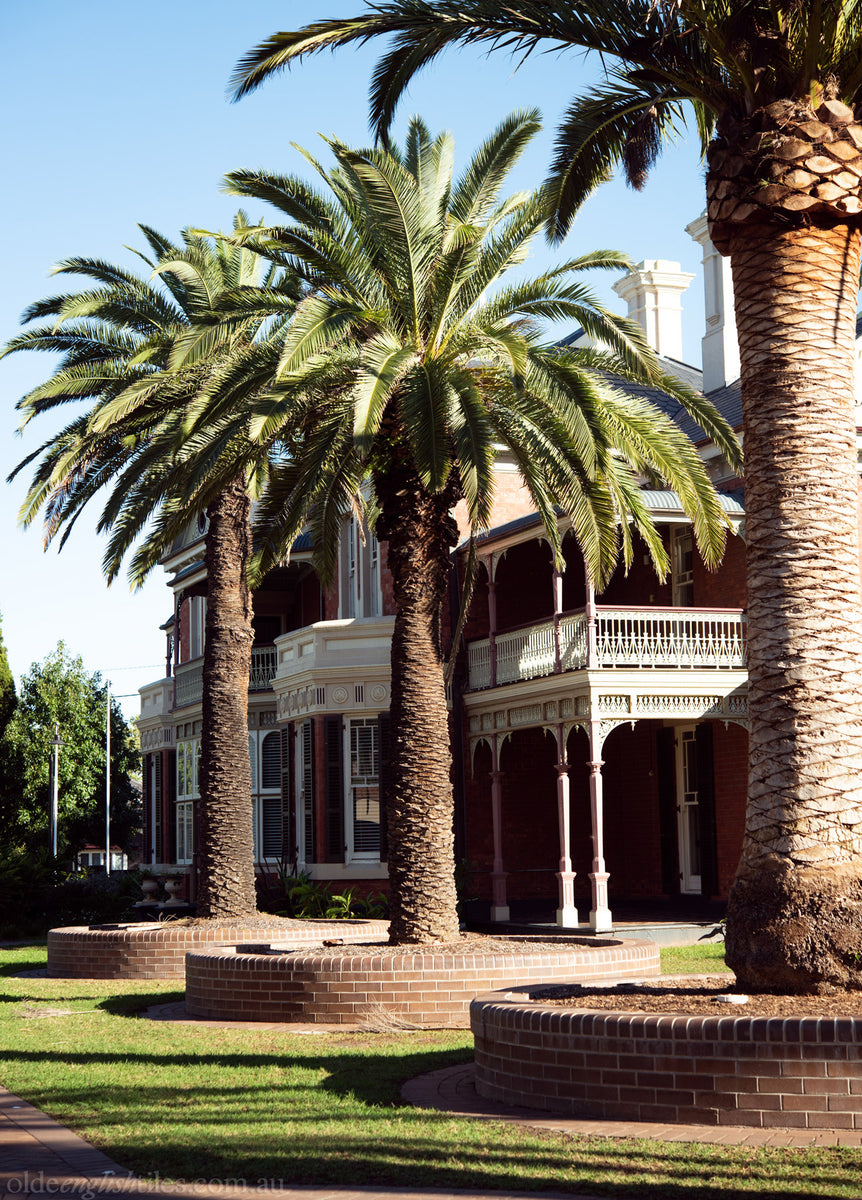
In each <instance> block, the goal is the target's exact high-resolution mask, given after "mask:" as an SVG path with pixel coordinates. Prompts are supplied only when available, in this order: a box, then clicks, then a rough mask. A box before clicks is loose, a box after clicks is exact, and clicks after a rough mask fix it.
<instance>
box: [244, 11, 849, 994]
mask: <svg viewBox="0 0 862 1200" xmlns="http://www.w3.org/2000/svg"><path fill="white" fill-rule="evenodd" d="M386 34H388V35H392V36H393V37H394V42H393V44H392V46H391V48H390V49H389V51H388V52H387V53H386V54H385V55H384V57H383V58H382V59H381V61H380V63H379V64H378V67H377V69H376V72H375V75H374V82H373V87H372V114H373V119H374V121H375V123H376V128H377V131H378V134H380V135H381V136H384V137H385V134H386V131H387V129H388V127H389V124H390V122H391V119H392V116H393V113H394V111H395V108H396V105H397V103H398V100H399V99H400V97H401V95H402V94H403V92H404V89H405V88H406V87H407V85H408V83H409V81H410V79H411V78H412V77H413V76H414V75H415V74H416V73H417V71H419V70H420V69H421V68H422V67H423V66H425V65H426V64H427V63H429V62H431V61H432V60H433V59H434V58H435V57H436V56H437V55H438V54H439V53H441V52H442V51H443V50H444V49H446V48H447V47H449V46H453V45H460V44H468V43H470V44H472V43H475V44H479V45H485V46H487V47H488V48H489V49H494V48H503V49H506V50H509V51H511V52H516V53H518V54H526V53H530V52H531V51H533V50H534V49H536V48H537V47H539V46H540V45H542V44H544V43H547V44H548V45H549V48H553V47H557V48H563V49H565V48H572V49H575V50H587V51H594V52H596V53H597V54H598V55H600V56H601V62H602V64H603V66H604V68H605V80H604V83H603V84H602V85H601V86H599V87H597V88H596V89H594V90H593V91H592V92H591V93H589V94H588V95H586V96H584V97H582V98H580V99H575V100H574V101H573V103H572V104H571V107H570V109H569V111H568V113H567V114H566V117H565V119H564V121H563V124H562V125H561V127H560V130H559V133H558V138H557V147H556V155H555V160H554V163H553V165H552V170H551V175H550V178H549V182H548V193H549V199H550V206H549V229H550V232H551V234H552V235H553V236H554V237H557V238H559V237H562V236H563V234H564V233H565V232H566V230H567V229H568V227H569V223H570V221H571V218H572V216H573V214H574V212H575V211H576V209H577V207H578V205H579V204H580V203H581V201H582V200H583V199H584V198H585V197H586V196H587V195H588V194H589V192H590V191H591V190H592V189H593V188H594V187H595V186H596V185H597V184H599V183H600V182H602V181H603V180H604V179H606V178H607V177H608V176H609V174H610V173H611V172H612V171H613V169H614V168H615V167H617V166H618V165H622V167H623V169H624V171H625V174H626V176H627V178H628V180H629V181H630V182H631V183H632V184H633V185H634V186H636V187H638V186H641V185H642V183H643V181H644V178H645V176H646V172H647V170H648V168H649V166H650V165H651V163H652V161H653V160H654V159H655V157H656V156H657V154H658V153H659V152H660V150H661V149H662V147H663V144H664V143H665V142H666V141H670V140H673V137H674V135H675V133H676V132H677V130H678V128H679V127H680V126H681V124H682V122H683V118H684V115H685V111H686V106H689V107H690V110H691V112H692V113H693V116H694V120H695V124H696V128H697V131H698V134H699V136H700V140H701V144H702V146H703V149H704V152H705V154H706V158H707V175H706V194H707V205H708V216H709V223H710V235H711V237H712V240H713V242H714V243H715V245H716V246H717V248H718V249H719V250H720V251H721V253H722V254H725V255H729V256H730V262H731V268H732V273H733V282H734V292H735V304H736V317H737V327H738V330H739V339H740V357H741V362H742V398H743V414H744V416H743V431H744V441H745V454H746V480H747V497H746V508H747V513H748V515H747V518H746V527H747V543H748V590H749V613H748V636H749V649H748V654H749V709H750V762H749V803H748V816H747V822H746V835H745V841H744V845H743V851H742V859H741V862H740V866H739V870H738V873H737V877H736V880H735V882H734V885H733V888H732V891H731V896H730V903H729V908H728V914H727V931H728V932H727V959H728V962H729V963H730V964H731V966H732V967H733V968H734V970H735V971H736V973H737V978H738V980H739V982H740V984H741V985H742V986H743V987H744V988H746V989H747V990H749V991H756V990H770V989H779V990H781V989H783V990H789V991H799V992H805V991H814V992H816V991H819V990H822V989H829V988H831V987H833V986H849V987H862V973H860V968H862V921H860V916H862V913H860V907H862V722H860V720H859V715H858V714H859V707H860V704H862V619H860V604H859V551H858V530H857V506H858V483H857V474H856V428H855V417H854V398H853V345H854V334H855V313H856V295H857V287H858V279H859V247H860V219H859V217H860V213H862V189H860V182H859V181H860V178H862V157H860V154H859V151H860V147H862V125H860V124H859V123H858V122H857V120H856V115H855V106H857V105H858V104H859V103H860V101H862V6H860V5H859V4H858V3H857V0H810V2H808V3H800V2H799V0H735V2H733V3H729V2H728V0H566V2H564V3H558V4H554V5H548V4H545V3H541V2H540V0H516V2H515V3H513V4H506V5H498V4H496V3H492V2H491V0H381V2H379V3H374V4H373V5H372V4H369V5H368V6H367V7H366V10H365V11H364V12H363V13H362V14H360V15H359V16H356V17H353V18H349V19H334V20H329V21H320V22H317V23H315V24H313V25H309V26H307V27H305V28H304V29H301V30H299V31H297V32H295V33H282V34H277V35H275V36H274V37H272V38H270V39H269V40H268V41H267V42H265V43H264V44H263V45H261V46H259V47H258V48H257V49H256V50H254V51H252V52H251V53H249V54H248V55H247V56H246V58H245V59H244V60H243V62H242V63H241V64H240V66H239V68H238V72H237V76H236V83H237V95H241V94H243V93H245V92H247V91H250V90H252V89H253V88H255V87H257V86H258V84H259V83H261V82H262V81H263V80H264V79H266V78H268V77H269V75H271V74H272V73H273V72H274V71H277V70H279V69H280V68H282V67H284V66H287V65H289V64H290V63H291V62H293V61H295V60H297V59H299V58H301V57H302V56H303V55H305V54H309V53H312V52H315V51H318V50H321V49H326V48H334V47H336V46H340V45H346V44H347V43H350V42H355V41H359V42H364V41H366V40H369V39H371V38H372V37H376V36H378V35H386Z"/></svg>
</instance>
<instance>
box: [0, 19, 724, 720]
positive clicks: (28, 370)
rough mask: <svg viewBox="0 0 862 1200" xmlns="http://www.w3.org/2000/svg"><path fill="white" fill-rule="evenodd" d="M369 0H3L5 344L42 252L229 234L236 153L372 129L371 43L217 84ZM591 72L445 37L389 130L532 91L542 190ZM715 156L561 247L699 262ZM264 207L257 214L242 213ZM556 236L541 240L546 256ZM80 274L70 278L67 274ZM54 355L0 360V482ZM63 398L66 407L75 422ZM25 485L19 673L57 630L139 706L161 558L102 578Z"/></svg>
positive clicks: (264, 151) (10, 514)
mask: <svg viewBox="0 0 862 1200" xmlns="http://www.w3.org/2000/svg"><path fill="white" fill-rule="evenodd" d="M361 3H362V0H351V2H349V3H346V2H344V0H281V2H280V3H275V2H273V0H255V3H254V4H249V5H236V4H227V3H225V2H224V0H207V2H206V3H204V2H203V0H174V2H173V3H168V2H167V0H148V3H147V4H146V5H128V4H117V2H116V0H111V2H110V3H109V2H107V0H80V2H79V3H77V4H69V3H68V0H40V3H38V4H31V5H23V4H22V5H18V4H12V3H8V4H6V5H5V6H3V7H2V11H0V92H2V100H0V103H2V112H3V116H4V119H3V123H2V127H0V138H2V144H0V151H2V161H3V164H4V171H3V175H4V183H3V187H2V190H0V213H2V218H3V220H2V227H3V229H4V231H5V236H6V246H5V248H4V270H3V276H2V285H0V341H2V342H5V341H6V340H7V339H8V338H9V337H11V336H13V335H14V334H15V333H16V332H17V331H18V328H19V320H20V316H21V313H22V312H23V310H24V309H25V308H26V306H27V305H28V304H30V303H32V302H33V301H34V300H36V299H40V298H42V297H45V296H48V295H52V294H54V293H55V291H59V290H62V285H61V283H60V281H59V280H55V279H52V278H51V277H50V271H51V267H52V265H53V264H54V263H55V262H57V261H58V260H60V259H62V258H64V257H68V256H70V255H85V256H90V257H101V258H105V259H108V260H109V261H113V262H121V263H124V264H125V265H127V266H134V265H135V260H134V258H133V256H132V255H131V254H130V253H129V251H128V250H127V249H125V248H126V247H128V246H141V245H142V239H141V237H140V234H139V232H138V230H137V228H136V224H137V222H142V223H145V224H148V225H152V226H155V228H156V229H159V230H160V231H162V232H164V233H165V234H167V235H169V236H173V235H176V234H177V233H178V231H179V230H180V229H181V228H182V227H183V226H185V225H192V226H198V227H203V228H228V227H229V226H230V222H231V218H232V215H233V213H234V211H235V208H236V201H235V200H234V199H232V198H231V197H229V196H224V195H222V194H221V193H220V190H219V189H220V184H221V180H222V177H223V175H224V174H225V173H226V172H227V171H230V170H235V169H237V168H240V167H265V168H267V169H270V170H277V171H283V172H297V173H301V172H303V171H305V170H306V169H307V168H306V167H305V164H304V162H303V160H302V159H301V158H300V156H299V155H298V153H297V152H296V151H295V150H294V149H293V148H292V146H291V143H292V142H297V143H299V144H300V145H302V146H305V147H307V148H309V149H311V150H312V151H313V152H314V153H315V154H318V155H321V154H325V147H324V146H323V144H322V143H321V142H320V139H319V138H318V136H317V135H318V134H319V133H324V134H334V135H336V136H337V137H339V138H340V139H341V140H343V141H345V142H348V143H350V144H353V145H357V146H361V145H367V144H368V140H369V135H368V122H367V108H368V106H367V89H368V82H369V79H370V76H371V70H372V66H373V63H374V62H375V60H376V58H377V55H378V53H379V50H380V47H379V46H378V47H376V48H375V47H373V46H372V47H370V48H369V47H366V48H363V49H360V50H344V51H339V52H338V53H337V54H336V55H330V54H326V55H323V56H319V57H317V58H315V59H310V60H308V61H307V62H306V63H304V64H303V65H301V66H299V67H297V68H295V69H294V70H292V71H291V72H289V73H285V74H282V75H280V76H278V77H276V78H274V79H273V80H272V81H271V82H269V83H268V84H266V85H265V86H264V87H263V88H261V89H260V90H259V91H258V92H257V93H255V94H254V95H252V96H250V97H248V98H247V99H245V100H242V101H241V102H239V103H238V104H231V103H229V102H228V100H227V98H226V87H227V82H228V79H229V77H230V75H231V72H232V70H233V68H234V66H235V64H236V62H237V60H238V59H239V57H240V56H241V55H242V54H243V53H244V52H245V51H246V50H248V49H249V48H250V47H251V46H253V45H256V44H257V43H258V42H260V41H262V40H263V39H264V38H266V37H267V36H269V35H270V34H272V33H274V32H275V31H277V30H279V29H285V28H298V27H299V26H301V25H303V24H306V23H307V22H309V21H313V20H318V19H320V18H323V17H326V16H340V15H345V14H353V13H356V12H358V11H360V10H361ZM592 77H593V68H592V67H591V66H590V64H587V63H585V62H584V61H583V59H582V58H581V57H580V56H578V55H575V54H572V53H566V54H557V53H553V54H544V55H535V56H534V57H532V58H531V59H529V60H528V61H527V63H526V64H525V65H524V66H522V67H521V68H520V69H519V70H518V71H514V70H513V63H512V61H511V60H510V59H509V58H507V57H506V56H505V55H499V54H498V55H492V56H490V57H486V56H485V55H484V54H481V53H479V52H478V51H475V52H468V51H459V52H457V53H449V54H448V55H447V56H445V57H444V58H443V59H442V60H441V61H440V62H439V64H437V65H435V67H434V68H433V69H432V70H430V71H427V72H426V73H425V74H424V75H423V76H421V77H420V78H419V80H417V81H416V83H415V84H414V85H413V87H412V88H411V91H410V94H409V96H408V97H407V99H406V100H405V102H404V103H403V104H402V107H401V111H400V114H399V120H398V122H397V124H396V136H397V134H398V132H399V131H401V130H403V128H404V123H405V121H406V119H407V117H409V115H410V114H412V113H420V114H421V115H422V116H423V117H424V118H425V120H426V122H427V123H428V125H429V126H430V127H431V128H432V130H435V131H437V130H439V129H443V128H446V129H449V130H451V131H452V133H453V134H454V135H455V138H456V144H457V146H458V149H459V158H461V159H462V160H463V158H465V157H466V156H467V154H468V153H469V152H470V151H471V150H472V149H473V148H474V147H475V146H476V145H477V144H478V143H479V142H480V141H481V140H482V139H483V138H484V137H485V136H486V135H487V134H488V133H489V132H490V130H491V129H492V128H493V127H494V126H495V125H496V124H497V122H498V121H499V120H500V119H501V118H502V117H503V116H504V115H506V114H507V113H509V112H511V111H513V110H514V109H517V108H525V107H531V106H536V107H538V108H539V109H540V110H541V111H542V113H543V116H544V120H545V128H544V130H543V132H542V134H541V136H540V137H539V138H537V139H536V141H535V143H534V145H533V146H532V147H531V148H530V150H529V151H528V153H527V154H526V155H525V157H524V159H523V161H522V163H521V165H520V166H519V168H518V173H517V175H516V176H514V177H513V180H512V188H511V190H515V189H516V188H526V187H530V186H534V185H535V184H537V183H538V182H540V181H541V179H542V178H543V176H544V173H545V170H546V168H547V164H548V162H549V160H550V155H551V147H552V143H553V133H554V127H555V124H556V121H557V119H558V117H559V116H560V114H561V113H562V112H563V111H564V109H565V106H566V103H567V101H568V100H569V98H570V97H571V96H572V95H573V94H574V93H575V92H576V91H577V90H578V89H580V88H585V87H588V86H589V81H590V79H591V78H592ZM703 206H704V197H703V171H702V169H701V167H700V164H699V161H698V154H697V146H696V140H695V138H694V136H693V134H692V135H691V136H690V137H689V139H688V141H687V142H684V143H682V144H681V145H679V146H676V147H671V148H670V149H669V150H668V153H667V155H666V157H665V159H664V160H663V162H662V163H660V164H659V167H658V168H657V170H656V171H655V172H654V175H653V177H652V179H651V181H650V183H649V184H648V186H647V188H646V190H645V191H644V192H643V193H641V194H636V193H633V192H631V191H629V190H628V189H627V188H626V187H625V186H624V185H623V184H622V182H621V181H614V182H613V183H611V184H608V185H606V186H605V187H604V188H603V189H602V190H601V191H600V192H598V193H597V194H596V196H595V197H594V198H593V199H592V200H591V201H590V202H589V203H588V204H587V205H586V206H585V208H584V210H583V212H582V214H581V216H580V217H579V219H578V221H577V223H576V224H575V226H574V229H573V231H572V233H571V234H570V235H569V238H568V240H567V242H566V243H565V246H564V249H563V251H562V253H565V254H566V255H569V254H574V253H583V252H585V251H587V250H591V249H597V248H604V247H610V248H613V249H617V250H622V251H624V252H626V253H627V254H628V255H629V256H630V257H631V258H632V259H633V260H635V261H639V260H641V259H643V258H665V259H672V260H677V261H680V262H681V263H682V265H683V267H684V269H686V270H689V271H697V269H698V266H699V251H698V247H696V246H695V244H694V243H693V242H692V241H691V240H690V239H689V237H688V236H687V235H686V234H685V232H684V226H685V225H686V224H687V223H688V222H689V221H691V220H693V219H694V217H696V216H697V215H698V213H699V212H701V211H702V209H703ZM250 215H251V216H252V217H253V218H256V217H257V216H263V215H265V210H264V209H263V208H262V209H261V212H260V213H257V212H253V213H251V214H250ZM560 253H561V251H559V250H557V251H552V250H550V249H549V248H548V247H546V246H545V245H544V243H537V245H536V247H535V254H534V259H533V265H534V266H535V268H536V269H537V270H539V269H541V268H542V267H544V266H546V265H547V264H548V263H550V262H552V261H553V260H554V258H555V256H558V255H559V254H560ZM70 282H71V281H70V280H69V279H68V278H67V282H66V286H68V285H69V283H70ZM611 282H612V279H611V278H609V277H598V278H597V279H596V280H595V283H596V286H597V288H598V290H600V292H601V294H602V295H603V296H604V298H605V299H606V301H607V302H609V303H612V304H613V305H614V306H615V307H617V308H619V306H620V304H621V302H620V301H619V300H617V298H616V297H615V296H614V295H613V293H612V291H611V290H610V285H611ZM702 312H703V302H702V292H701V285H700V282H699V280H697V281H695V283H694V284H693V285H692V287H691V289H690V291H689V294H688V295H687V296H686V298H685V314H686V315H685V316H684V326H683V338H684V347H685V356H686V358H687V359H688V360H689V361H693V362H698V361H699V357H700V349H699V347H700V336H701V323H702ZM50 370H51V361H50V359H49V358H48V357H47V356H42V355H29V356H28V355H13V356H11V357H10V358H7V359H5V360H3V361H2V362H0V404H2V419H3V428H4V430H5V434H4V436H3V437H2V438H0V446H2V453H0V470H2V478H3V479H4V480H5V477H6V475H7V474H8V473H9V471H10V470H11V469H12V467H13V466H14V465H15V464H16V463H17V462H18V461H19V460H20V459H21V458H23V457H24V456H25V455H26V454H28V453H29V452H30V451H31V450H33V449H35V448H36V447H37V446H38V445H40V444H41V443H42V441H44V440H45V439H46V438H47V437H49V436H50V435H51V434H52V433H53V432H54V431H55V429H56V428H59V427H60V424H61V417H60V416H58V418H57V421H56V422H55V423H54V424H52V423H51V420H50V419H49V418H47V417H46V418H44V424H40V422H38V421H37V422H34V424H33V425H32V426H31V427H30V428H29V429H28V431H27V432H26V434H25V436H23V437H19V436H16V435H15V430H16V428H17V423H18V422H17V414H16V413H15V411H14V406H15V403H16V402H17V400H18V399H19V397H20V396H21V395H22V394H23V393H25V392H26V391H27V390H28V389H29V388H31V387H33V386H34V385H35V384H36V383H38V382H40V381H41V380H43V379H44V378H45V377H46V376H47V375H48V374H49V373H50ZM71 415H72V414H71V413H68V414H65V417H66V419H68V418H69V417H71ZM23 493H24V483H23V480H22V481H16V483H14V484H13V485H7V484H5V483H4V484H2V493H0V494H2V502H0V547H2V571H0V616H2V622H3V638H4V641H5V644H6V650H7V653H8V657H9V661H10V665H11V667H12V670H13V673H15V675H16V676H19V677H20V675H21V674H22V673H24V672H25V671H26V670H27V669H28V667H29V666H30V664H31V663H32V662H34V661H39V660H41V659H43V658H44V657H45V655H46V654H48V653H49V652H50V651H51V650H52V649H53V647H54V646H55V645H56V644H57V641H58V640H60V639H62V640H63V641H65V642H66V644H67V646H68V647H69V648H70V650H72V651H73V652H74V653H76V654H80V655H81V656H82V658H83V660H84V663H85V666H86V667H87V669H88V670H91V671H96V670H98V671H100V672H101V673H102V675H103V676H104V677H106V678H110V679H111V681H112V686H113V688H114V690H115V692H117V693H119V694H121V695H122V694H128V693H132V697H131V698H127V699H124V701H123V704H124V709H125V711H126V713H127V715H130V714H132V713H134V712H136V711H137V703H136V700H135V698H134V693H136V691H137V688H139V687H140V686H141V685H142V684H144V683H147V682H148V681H151V680H154V679H158V678H160V677H161V674H162V673H163V672H162V664H163V660H164V638H163V634H161V633H160V632H159V630H158V626H159V625H160V624H161V623H162V622H163V621H164V620H165V619H166V618H167V616H168V615H169V614H170V608H171V602H170V593H169V592H168V590H167V588H166V587H165V576H164V574H163V573H162V572H161V571H159V572H157V573H156V574H155V575H154V576H153V577H152V578H151V580H150V581H149V582H148V583H147V585H146V586H145V588H144V589H143V590H142V591H140V592H138V593H135V594H131V593H130V591H129V588H128V585H127V584H126V583H125V581H124V580H123V579H120V580H118V581H117V582H116V583H114V585H113V586H112V587H111V588H110V589H109V588H107V587H106V585H105V583H104V581H103V578H102V575H101V570H100V561H101V556H102V549H103V547H102V541H101V539H100V538H99V536H98V535H97V534H96V533H95V528H94V527H95V520H96V516H97V510H96V509H94V511H93V514H92V517H91V519H90V520H89V521H87V520H85V519H82V520H81V522H79V526H78V527H76V529H75V530H74V531H73V534H72V536H71V538H70V540H69V542H68V543H67V545H66V548H65V549H64V550H63V552H62V553H61V554H59V555H58V554H57V552H56V551H55V550H50V551H48V553H47V554H44V553H43V552H42V548H41V538H40V533H39V530H38V529H37V528H35V527H31V528H30V529H29V530H26V531H22V530H20V529H19V528H17V525H16V522H17V511H18V507H19V505H20V503H21V500H22V497H23Z"/></svg>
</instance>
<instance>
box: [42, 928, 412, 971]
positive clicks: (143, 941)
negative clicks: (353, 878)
mask: <svg viewBox="0 0 862 1200" xmlns="http://www.w3.org/2000/svg"><path fill="white" fill-rule="evenodd" d="M387 931H388V922H386V921H295V922H293V924H292V925H290V926H287V925H286V924H285V923H284V922H281V923H273V925H272V926H267V927H264V926H261V927H260V928H258V929H244V928H243V927H242V925H241V924H234V925H230V924H224V925H179V924H174V923H172V922H165V923H163V924H161V925H155V924H154V925H134V924H133V925H122V926H120V927H119V928H117V929H98V928H93V929H91V928H89V927H88V926H86V925H76V926H70V927H68V928H66V929H52V930H51V931H50V932H49V934H48V975H49V976H56V977H58V978H60V977H65V978H73V979H183V978H184V976H185V958H186V954H187V953H188V951H189V950H197V949H200V948H201V947H202V946H206V947H210V946H235V945H238V944H241V943H243V942H261V941H267V940H278V941H281V942H287V941H289V942H290V943H291V944H293V945H297V946H319V945H321V944H322V943H323V941H324V940H326V939H329V938H342V939H343V940H344V941H345V942H368V941H372V940H374V939H376V938H381V937H383V938H385V937H386V936H387Z"/></svg>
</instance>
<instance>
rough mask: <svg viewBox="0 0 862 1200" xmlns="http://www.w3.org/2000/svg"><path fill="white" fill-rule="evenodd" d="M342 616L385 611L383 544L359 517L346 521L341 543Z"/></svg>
mask: <svg viewBox="0 0 862 1200" xmlns="http://www.w3.org/2000/svg"><path fill="white" fill-rule="evenodd" d="M339 557H340V570H339V588H338V615H339V617H340V618H341V619H342V620H349V619H351V618H354V617H379V616H380V614H381V613H382V611H383V593H382V591H381V586H380V543H379V542H378V541H377V538H376V537H375V536H374V534H373V533H372V532H371V531H370V530H369V528H368V526H367V524H366V523H365V522H362V523H360V521H359V519H358V518H357V517H356V515H355V514H351V515H350V516H349V517H347V518H345V521H344V524H343V527H342V531H341V539H340V544H339Z"/></svg>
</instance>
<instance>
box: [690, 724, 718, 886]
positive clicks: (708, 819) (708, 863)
mask: <svg viewBox="0 0 862 1200" xmlns="http://www.w3.org/2000/svg"><path fill="white" fill-rule="evenodd" d="M694 740H695V745H696V746H697V818H698V826H699V832H700V893H701V895H702V896H713V895H715V893H716V892H717V891H718V858H717V853H716V844H715V843H716V838H715V772H714V769H713V753H712V723H711V722H709V721H705V722H704V723H703V724H701V725H697V726H695V730H694Z"/></svg>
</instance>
